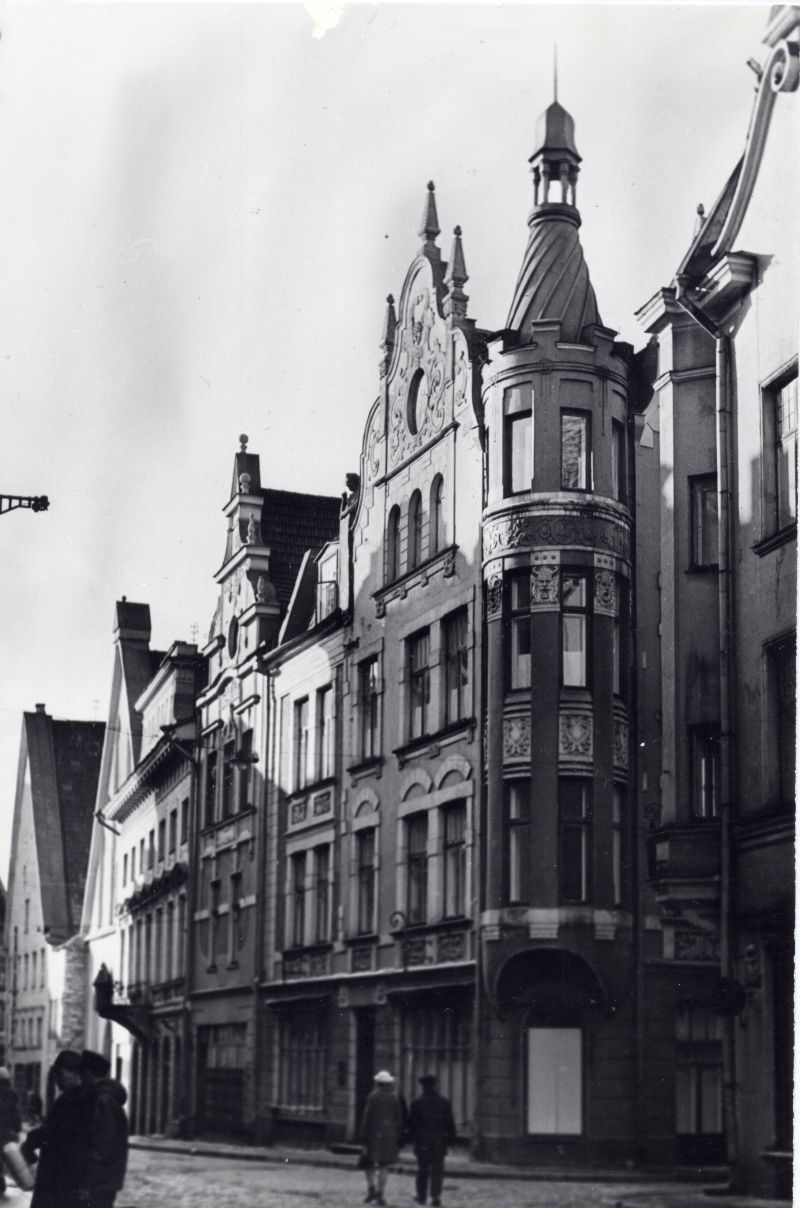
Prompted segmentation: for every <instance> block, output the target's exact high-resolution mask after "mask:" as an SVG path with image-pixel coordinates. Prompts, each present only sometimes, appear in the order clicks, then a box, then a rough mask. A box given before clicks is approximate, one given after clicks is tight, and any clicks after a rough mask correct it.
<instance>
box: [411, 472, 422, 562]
mask: <svg viewBox="0 0 800 1208" xmlns="http://www.w3.org/2000/svg"><path fill="white" fill-rule="evenodd" d="M421 561H422V496H421V495H420V493H419V491H415V492H414V494H413V495H412V496H411V498H410V500H409V501H408V569H409V570H413V568H414V567H415V566H419V564H420V562H421Z"/></svg>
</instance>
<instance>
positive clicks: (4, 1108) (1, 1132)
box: [0, 1066, 22, 1195]
mask: <svg viewBox="0 0 800 1208" xmlns="http://www.w3.org/2000/svg"><path fill="white" fill-rule="evenodd" d="M21 1127H22V1120H21V1119H20V1114H19V1100H18V1099H17V1092H16V1091H15V1090H14V1088H13V1086H12V1085H11V1075H10V1074H9V1072H8V1070H7V1069H6V1068H5V1066H0V1150H1V1149H2V1148H3V1146H4V1145H5V1144H6V1143H7V1142H8V1141H16V1139H17V1137H18V1135H19V1130H20V1129H21ZM5 1193H6V1180H5V1177H4V1176H3V1158H2V1154H0V1195H5Z"/></svg>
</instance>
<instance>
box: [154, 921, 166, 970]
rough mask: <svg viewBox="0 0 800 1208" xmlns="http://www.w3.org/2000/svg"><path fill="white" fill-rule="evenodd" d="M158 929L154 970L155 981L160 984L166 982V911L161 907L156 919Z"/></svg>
mask: <svg viewBox="0 0 800 1208" xmlns="http://www.w3.org/2000/svg"><path fill="white" fill-rule="evenodd" d="M155 927H156V944H155V949H156V952H155V965H154V968H153V981H154V982H160V981H163V980H164V975H163V972H162V970H163V963H164V909H163V907H161V906H159V907H158V909H157V910H156V917H155Z"/></svg>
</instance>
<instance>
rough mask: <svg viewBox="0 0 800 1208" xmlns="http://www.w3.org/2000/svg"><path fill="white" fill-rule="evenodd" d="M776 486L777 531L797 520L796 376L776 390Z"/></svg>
mask: <svg viewBox="0 0 800 1208" xmlns="http://www.w3.org/2000/svg"><path fill="white" fill-rule="evenodd" d="M774 415H775V487H776V504H777V517H776V519H777V527H778V530H780V529H783V528H788V526H789V525H790V524H794V523H796V521H797V376H796V375H795V376H794V377H793V378H792V379H791V381H788V382H786V383H785V384H784V385H783V386H781V387H779V388H778V389H777V390H776V391H775V395H774Z"/></svg>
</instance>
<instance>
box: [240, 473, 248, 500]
mask: <svg viewBox="0 0 800 1208" xmlns="http://www.w3.org/2000/svg"><path fill="white" fill-rule="evenodd" d="M239 490H240V491H241V493H242V495H249V494H250V475H249V474H248V473H246V472H245V473H243V474H240V475H239Z"/></svg>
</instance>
